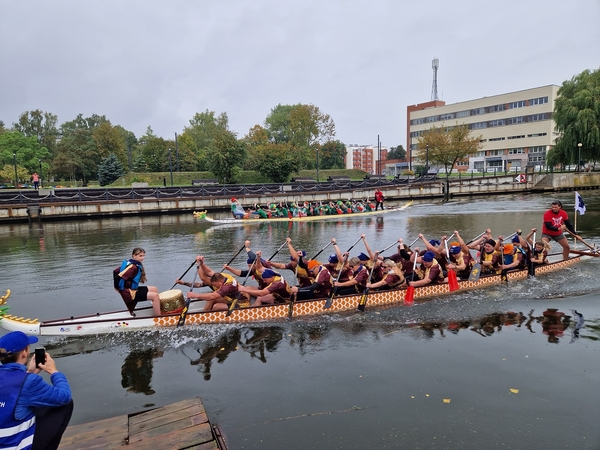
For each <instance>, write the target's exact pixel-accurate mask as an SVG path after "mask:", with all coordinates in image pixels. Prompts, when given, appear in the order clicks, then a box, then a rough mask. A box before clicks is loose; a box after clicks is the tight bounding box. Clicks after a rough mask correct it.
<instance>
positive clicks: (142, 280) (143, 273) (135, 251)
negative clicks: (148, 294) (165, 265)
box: [131, 247, 147, 283]
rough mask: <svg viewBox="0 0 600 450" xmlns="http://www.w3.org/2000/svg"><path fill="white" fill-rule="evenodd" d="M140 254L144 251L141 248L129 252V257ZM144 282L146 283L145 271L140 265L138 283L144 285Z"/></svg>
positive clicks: (144, 251)
mask: <svg viewBox="0 0 600 450" xmlns="http://www.w3.org/2000/svg"><path fill="white" fill-rule="evenodd" d="M140 253H144V254H145V253H146V250H144V249H143V248H142V247H136V248H134V249H133V251H132V252H131V256H135V255H139V254H140ZM146 281H147V279H146V271H145V270H144V266H143V265H142V276H141V277H140V283H145V282H146Z"/></svg>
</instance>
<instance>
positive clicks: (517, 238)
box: [511, 236, 521, 244]
mask: <svg viewBox="0 0 600 450" xmlns="http://www.w3.org/2000/svg"><path fill="white" fill-rule="evenodd" d="M511 242H514V243H517V244H520V243H521V239H519V236H513V238H512V240H511Z"/></svg>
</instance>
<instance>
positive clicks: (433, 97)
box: [431, 58, 440, 100]
mask: <svg viewBox="0 0 600 450" xmlns="http://www.w3.org/2000/svg"><path fill="white" fill-rule="evenodd" d="M438 67H440V60H439V59H437V58H433V61H431V68H432V69H433V84H432V85H431V100H439V99H438V93H437V71H438Z"/></svg>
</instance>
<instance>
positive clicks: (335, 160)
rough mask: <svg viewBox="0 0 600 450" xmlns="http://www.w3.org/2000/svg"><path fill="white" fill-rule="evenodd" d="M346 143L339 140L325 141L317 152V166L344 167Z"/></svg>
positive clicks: (325, 167) (323, 167) (322, 167)
mask: <svg viewBox="0 0 600 450" xmlns="http://www.w3.org/2000/svg"><path fill="white" fill-rule="evenodd" d="M345 157H346V145H345V144H344V143H343V142H341V141H337V140H336V141H329V142H325V143H324V144H323V145H322V146H321V149H320V152H319V168H321V169H344V168H345V167H346V162H345Z"/></svg>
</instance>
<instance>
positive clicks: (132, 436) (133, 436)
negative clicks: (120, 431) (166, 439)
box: [129, 417, 211, 443]
mask: <svg viewBox="0 0 600 450" xmlns="http://www.w3.org/2000/svg"><path fill="white" fill-rule="evenodd" d="M192 428H198V430H201V431H202V432H204V433H209V434H211V431H210V424H209V423H208V422H207V421H201V422H198V421H197V420H195V419H194V417H186V418H184V419H181V420H178V421H175V422H173V421H171V422H168V423H165V424H163V425H160V424H157V425H156V426H153V427H151V428H147V429H145V430H143V431H138V432H136V433H129V442H130V443H131V442H137V441H141V440H142V439H148V438H152V437H156V436H160V435H163V434H169V433H176V432H177V431H178V430H188V429H192ZM206 430H208V431H206Z"/></svg>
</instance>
